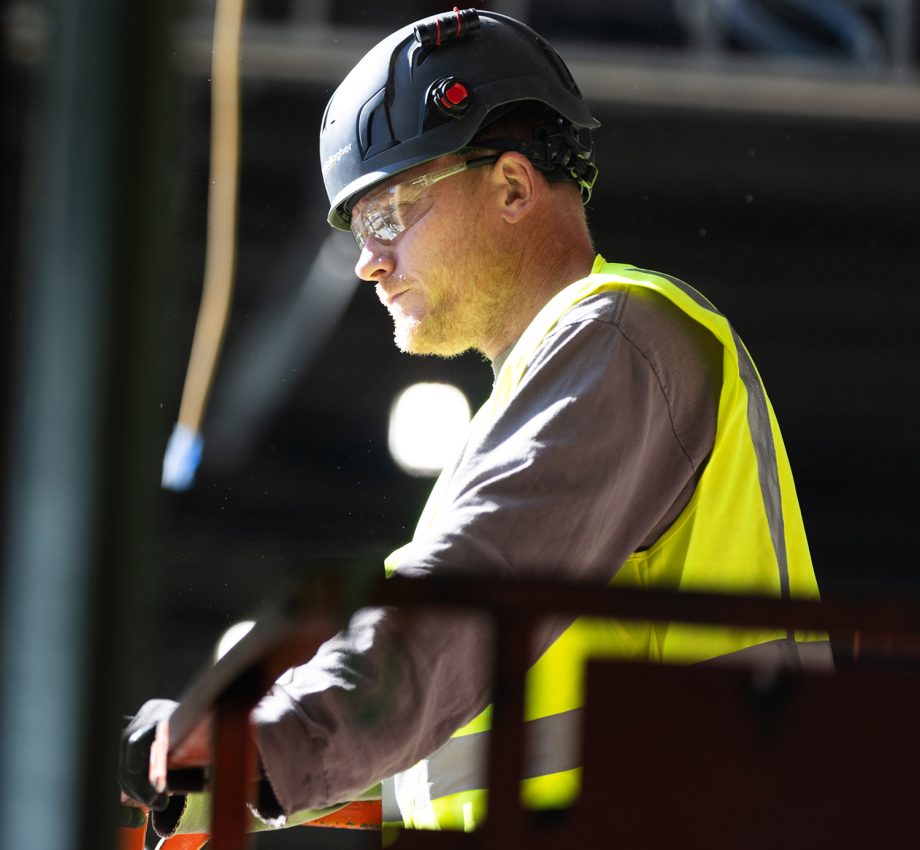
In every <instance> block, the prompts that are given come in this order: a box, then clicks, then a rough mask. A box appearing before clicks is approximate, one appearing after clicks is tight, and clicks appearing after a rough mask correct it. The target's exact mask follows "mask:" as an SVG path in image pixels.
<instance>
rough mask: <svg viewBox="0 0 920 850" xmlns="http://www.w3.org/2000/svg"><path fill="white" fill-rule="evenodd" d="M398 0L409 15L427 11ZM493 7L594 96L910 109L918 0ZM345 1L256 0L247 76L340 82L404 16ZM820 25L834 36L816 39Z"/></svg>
mask: <svg viewBox="0 0 920 850" xmlns="http://www.w3.org/2000/svg"><path fill="white" fill-rule="evenodd" d="M406 5H407V6H411V7H412V8H411V9H410V10H408V11H407V14H409V15H411V14H413V13H417V14H418V15H419V16H420V15H421V14H430V13H431V11H432V9H431V7H430V4H428V5H426V4H419V3H415V4H412V3H407V4H406ZM422 7H425V8H422ZM207 8H208V5H207V4H203V5H202V6H201V7H200V8H198V7H196V8H193V9H192V12H191V15H190V16H189V18H188V19H187V22H186V24H185V25H184V26H183V30H182V36H181V38H180V43H181V44H182V48H183V52H182V58H183V62H184V64H185V67H186V69H187V70H188V71H190V72H192V73H196V74H203V73H206V71H207V67H208V65H209V62H210V25H209V23H208V22H207V21H206V20H205V18H206V15H207V14H208V12H207V11H206V10H207ZM490 8H491V9H492V10H494V11H496V12H503V13H505V14H510V15H512V16H514V17H518V18H520V19H521V20H523V21H525V22H526V23H528V24H530V25H531V26H534V27H535V28H536V29H537V30H538V31H540V32H541V34H542V35H544V36H546V37H547V38H549V39H550V40H551V41H552V43H553V44H554V45H555V46H556V47H557V48H558V49H559V51H560V53H561V54H562V55H563V57H564V58H565V60H566V62H567V64H568V65H569V67H570V69H571V71H572V74H573V76H574V77H575V79H576V80H578V83H579V87H580V88H581V90H582V93H583V94H584V96H585V98H586V100H588V101H589V102H591V103H593V104H595V105H596V106H601V105H603V104H606V103H612V104H622V105H634V106H651V107H665V108H679V109H695V108H701V109H714V110H717V111H724V112H739V113H754V114H765V115H800V116H805V117H814V118H837V119H856V120H867V121H890V122H893V123H910V124H916V123H918V122H920V32H918V30H920V23H918V22H920V3H918V2H917V0H769V2H768V1H767V0H667V2H665V0H660V2H651V0H649V2H643V3H639V2H618V3H609V4H602V5H599V4H597V3H590V2H587V0H571V2H566V3H562V2H555V0H553V2H550V0H543V2H538V0H516V2H503V3H502V2H497V3H493V4H490ZM784 8H785V9H786V10H787V11H790V12H796V13H798V18H797V19H795V18H794V19H793V23H790V22H789V20H787V19H784V18H783V17H782V16H780V15H779V12H780V11H782V10H783V9H784ZM348 9H350V10H351V11H348ZM348 9H344V8H343V7H342V6H341V5H340V4H317V5H316V6H315V7H314V6H312V5H309V4H303V3H291V4H289V8H288V10H287V11H288V16H287V17H286V18H282V19H278V18H277V17H275V18H273V17H270V16H268V15H260V4H259V3H257V2H252V3H251V16H250V19H249V20H247V25H246V37H245V40H244V44H243V57H242V69H243V74H244V77H245V78H247V79H270V80H279V81H298V82H305V83H315V84H317V85H324V86H326V85H332V86H334V85H337V84H338V83H339V82H340V81H341V80H342V79H343V77H344V76H345V75H346V74H347V73H348V71H349V70H350V69H351V68H352V67H353V66H354V65H355V63H356V62H357V61H358V59H360V58H361V56H362V55H363V54H364V52H365V51H366V50H367V49H368V47H369V46H370V45H372V44H374V43H376V41H377V40H378V39H379V38H380V37H381V36H382V35H383V34H384V33H385V32H388V31H390V30H392V29H393V28H395V26H396V25H397V24H401V23H404V21H403V20H397V19H396V15H397V13H396V11H395V10H392V9H391V10H389V11H388V12H387V13H386V14H385V15H384V13H382V12H376V13H374V12H371V11H370V10H368V9H366V8H364V7H362V6H361V4H349V7H348ZM787 17H788V15H787ZM377 18H380V20H379V21H378V20H377ZM369 19H370V21H369ZM796 21H797V22H798V24H799V28H798V29H797V28H796ZM829 21H830V22H835V23H834V24H833V26H836V29H831V26H832V24H830V23H828V22H829ZM800 30H801V31H800ZM822 36H823V39H824V40H825V41H826V40H829V39H833V38H837V39H838V40H839V41H840V42H841V44H840V46H839V48H838V49H836V50H835V49H832V48H831V47H827V46H822V44H821V42H822ZM656 39H661V41H656ZM669 41H670V42H673V43H668V42H669ZM662 42H663V43H662Z"/></svg>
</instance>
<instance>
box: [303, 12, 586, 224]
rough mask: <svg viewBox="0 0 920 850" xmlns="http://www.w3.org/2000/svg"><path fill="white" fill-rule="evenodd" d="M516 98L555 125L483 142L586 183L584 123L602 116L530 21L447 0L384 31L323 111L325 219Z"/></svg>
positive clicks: (449, 149) (341, 219)
mask: <svg viewBox="0 0 920 850" xmlns="http://www.w3.org/2000/svg"><path fill="white" fill-rule="evenodd" d="M521 101H537V102H540V103H543V104H544V105H545V106H547V107H549V109H550V110H552V113H553V114H556V115H558V116H559V117H560V118H561V120H559V119H557V122H558V124H559V131H560V132H559V133H558V134H556V135H553V136H552V138H546V134H544V141H543V142H540V143H538V144H530V143H525V144H514V143H509V144H505V145H504V146H501V145H495V144H493V143H492V141H490V142H488V143H487V145H486V146H487V147H490V148H502V149H504V150H511V149H515V150H521V151H522V152H524V153H525V154H527V155H528V156H529V157H530V158H531V159H532V160H533V161H534V162H535V164H536V165H538V166H539V167H540V168H543V169H544V170H546V171H553V170H556V171H558V170H559V169H562V171H563V172H564V173H565V174H566V176H567V177H570V178H572V179H574V180H576V181H577V182H579V183H580V184H581V185H582V187H583V189H584V188H586V189H587V190H588V191H590V186H591V185H592V184H593V182H594V178H595V177H596V175H597V169H596V167H595V166H594V157H593V146H592V144H591V140H590V132H589V130H590V129H591V128H593V127H598V126H600V124H599V122H598V121H597V120H595V119H594V117H592V115H591V112H590V111H589V109H588V107H587V105H586V104H585V102H584V100H583V99H582V97H581V92H580V91H579V90H578V86H577V85H576V83H575V80H574V79H573V78H572V75H571V74H570V73H569V70H568V68H566V66H565V63H564V62H563V61H562V59H561V58H560V56H559V54H558V53H556V51H555V50H554V49H553V48H552V47H551V46H550V45H549V44H548V43H547V42H546V40H545V39H543V38H542V37H541V36H539V35H537V33H535V32H534V31H533V30H532V29H530V28H529V27H527V26H525V25H524V24H522V23H521V22H520V21H516V20H515V19H514V18H509V17H507V16H506V15H499V14H497V13H496V12H485V11H477V10H476V9H464V10H458V9H456V8H455V9H454V11H453V12H450V13H447V14H444V15H438V16H435V17H431V18H425V19H424V20H421V21H418V22H416V23H415V24H411V25H410V26H407V27H404V28H403V29H401V30H398V31H397V32H395V33H393V34H392V35H390V36H388V37H387V38H385V39H384V40H383V41H381V42H380V43H379V44H378V45H377V46H376V47H374V48H373V49H372V50H370V51H369V52H368V53H367V54H366V55H365V56H364V58H363V59H362V60H361V61H360V62H359V63H358V64H357V65H356V66H355V67H354V68H353V69H352V71H351V73H349V74H348V76H347V77H346V78H345V79H344V80H343V81H342V84H341V85H340V86H339V87H338V89H336V91H335V93H334V94H333V95H332V98H331V99H330V100H329V104H328V105H327V107H326V113H325V115H324V116H323V123H322V128H321V130H320V162H321V163H322V169H323V179H324V180H325V183H326V193H327V194H328V196H329V204H330V209H329V223H330V224H331V225H332V226H333V227H336V228H339V229H340V230H347V229H348V228H349V223H350V220H351V206H352V204H353V203H354V202H355V201H356V200H357V199H358V198H359V197H360V196H361V195H363V194H364V193H365V192H367V190H368V189H370V188H371V187H372V186H374V185H375V184H377V183H380V182H382V181H384V180H388V179H389V178H390V177H393V176H394V175H396V174H399V173H400V172H402V171H405V170H407V169H409V168H412V167H414V166H416V165H419V164H420V163H423V162H427V161H429V160H432V159H435V158H437V157H439V156H443V155H444V154H448V153H455V152H457V151H460V150H462V149H463V148H464V147H465V146H467V145H468V144H469V142H470V141H471V140H472V139H473V137H474V136H475V135H476V132H477V131H478V130H479V129H480V127H482V126H483V125H484V124H488V123H489V122H490V121H491V120H492V119H493V118H494V117H495V115H496V111H498V112H499V113H501V112H502V111H503V109H502V108H505V109H507V108H508V107H509V105H513V104H515V103H518V102H521ZM502 141H510V140H502Z"/></svg>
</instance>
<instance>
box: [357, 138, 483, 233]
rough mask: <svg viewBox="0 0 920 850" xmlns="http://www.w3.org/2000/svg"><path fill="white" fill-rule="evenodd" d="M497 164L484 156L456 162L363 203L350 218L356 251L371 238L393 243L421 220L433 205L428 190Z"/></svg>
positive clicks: (386, 190) (394, 187)
mask: <svg viewBox="0 0 920 850" xmlns="http://www.w3.org/2000/svg"><path fill="white" fill-rule="evenodd" d="M497 160H498V156H483V157H479V158H477V159H470V160H467V161H466V162H458V163H457V164H456V165H452V166H450V167H449V168H444V169H441V170H440V171H432V172H431V173H429V174H422V175H421V176H420V177H413V178H412V179H411V180H406V181H405V182H403V183H397V184H396V185H395V186H389V187H388V188H386V189H384V190H383V191H382V192H378V193H377V194H376V195H373V196H372V197H371V198H369V199H368V200H367V201H364V202H362V203H361V204H360V205H359V208H358V209H356V210H354V211H353V212H352V216H351V233H352V236H354V237H355V242H356V243H357V244H358V250H362V249H363V248H364V246H365V244H366V243H367V240H368V239H370V238H371V237H372V236H373V237H374V239H376V240H377V241H378V242H383V243H389V242H392V241H393V240H394V239H396V237H397V236H399V234H400V233H402V232H403V231H404V230H406V229H407V228H409V227H412V225H413V224H415V223H416V222H417V221H418V220H419V219H421V218H422V216H424V215H425V214H426V213H427V212H428V210H430V209H431V207H432V205H433V203H434V202H433V201H432V199H431V198H430V197H429V196H427V195H426V194H425V190H426V189H427V188H428V187H429V186H433V185H434V184H435V183H439V182H440V181H441V180H446V179H447V178H448V177H453V176H454V175H455V174H462V173H463V172H464V171H469V170H470V169H471V168H478V167H479V166H480V165H491V164H492V163H494V162H496V161H497Z"/></svg>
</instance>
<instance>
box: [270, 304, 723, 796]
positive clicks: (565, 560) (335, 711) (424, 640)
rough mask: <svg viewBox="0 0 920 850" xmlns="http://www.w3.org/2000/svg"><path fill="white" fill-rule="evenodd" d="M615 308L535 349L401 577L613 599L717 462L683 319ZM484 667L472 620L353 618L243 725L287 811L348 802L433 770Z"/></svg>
mask: <svg viewBox="0 0 920 850" xmlns="http://www.w3.org/2000/svg"><path fill="white" fill-rule="evenodd" d="M626 299H627V296H626V295H623V296H622V297H621V298H620V299H614V300H613V301H608V302H604V303H603V304H600V305H598V304H589V305H586V306H585V307H584V308H583V309H582V310H581V311H575V312H574V313H573V314H572V315H567V316H566V317H565V320H564V321H563V322H561V323H560V324H559V325H557V327H556V328H555V329H554V330H553V331H552V332H551V334H550V335H549V336H548V337H547V338H546V339H545V340H544V343H543V344H542V345H541V347H540V349H539V350H538V352H537V353H536V355H535V357H534V358H533V360H532V362H531V363H530V364H529V365H528V368H527V371H526V373H525V376H524V379H523V380H522V382H521V383H520V385H519V387H518V388H517V390H516V392H515V393H514V395H513V397H512V398H511V400H510V401H509V403H508V404H507V406H506V407H505V408H504V409H503V410H502V412H501V413H500V415H499V416H498V417H497V418H496V420H495V421H494V423H493V424H492V425H491V426H490V427H489V428H488V429H487V430H486V431H485V432H483V433H479V434H477V435H476V436H474V437H473V438H472V439H471V441H470V443H469V444H468V445H467V446H466V448H465V450H464V452H463V455H462V457H461V458H460V460H459V462H458V464H457V466H456V468H455V469H454V470H453V473H452V475H451V476H450V479H449V484H448V486H447V489H446V498H445V502H444V504H443V506H442V508H441V509H440V510H439V511H438V512H437V515H436V517H435V518H434V521H433V522H432V524H431V525H430V526H429V528H428V529H427V531H426V532H425V533H424V534H423V535H421V536H419V535H417V536H416V539H415V540H414V542H413V543H412V544H410V545H409V546H408V547H406V548H405V549H403V550H401V556H402V557H401V564H402V565H401V566H400V567H399V572H400V573H402V574H405V575H410V576H414V577H419V578H423V577H426V576H429V575H436V574H437V575H448V574H466V575H470V574H473V575H482V576H488V577H490V578H504V577H525V576H526V577H543V578H564V579H567V580H576V581H586V582H596V583H598V584H607V583H609V581H610V580H611V579H612V578H613V576H614V575H615V573H616V571H617V569H618V568H619V566H620V565H621V564H622V563H623V562H624V561H625V560H626V558H627V557H628V556H629V555H630V554H631V553H632V552H633V551H635V550H636V549H637V548H640V547H641V546H642V545H643V544H644V543H646V542H648V541H649V540H650V539H654V536H655V534H656V533H657V531H658V530H659V529H660V528H661V527H662V524H663V523H666V522H668V521H669V520H670V519H673V518H674V516H676V513H675V511H676V512H677V513H679V509H680V508H682V506H683V505H684V504H686V501H687V499H688V498H689V495H690V494H691V493H692V488H693V484H694V482H695V479H696V476H697V473H698V471H699V470H700V468H701V466H702V465H703V463H704V461H705V458H706V457H707V455H708V453H709V451H710V450H711V447H712V441H713V438H714V429H715V420H716V406H717V399H718V385H717V384H718V383H720V382H719V381H718V375H716V374H714V368H713V366H712V364H713V362H714V360H715V358H716V356H717V355H716V354H715V353H714V352H713V351H711V350H704V349H705V347H706V343H702V348H701V343H700V340H701V339H705V337H698V336H697V335H696V332H695V331H694V330H693V329H692V328H689V327H688V326H686V324H685V323H684V321H683V320H684V319H685V317H683V315H682V314H681V316H680V317H679V318H677V319H675V318H674V317H673V316H671V317H670V318H668V314H665V318H664V321H665V325H663V326H658V325H656V324H655V323H656V322H660V321H662V320H661V318H660V308H657V307H656V308H654V309H650V307H653V306H654V305H650V303H649V302H639V301H638V299H636V303H635V304H631V305H630V304H627V303H626ZM600 307H602V308H603V309H599V308H600ZM686 321H688V322H689V321H690V320H686ZM656 334H657V336H658V337H659V339H657V340H656V339H653V338H651V337H655V336H656ZM675 340H676V342H675ZM701 423H702V424H701ZM563 625H564V624H558V623H557V624H555V626H548V627H547V628H548V631H547V632H546V633H544V634H542V635H541V636H540V640H539V641H538V647H537V649H536V650H535V651H536V652H537V653H539V651H540V649H539V647H540V646H543V647H545V646H546V645H548V643H549V642H550V641H551V640H552V639H554V637H555V634H556V633H558V630H559V629H560V628H562V627H563ZM490 653H491V646H490V641H489V632H488V627H487V625H486V624H485V623H484V622H483V621H481V620H476V619H470V618H464V617H461V616H459V615H457V616H445V615H444V614H443V613H439V614H438V615H437V616H434V615H417V616H415V617H413V619H412V620H411V621H410V620H408V619H405V620H404V619H402V618H401V617H400V616H398V615H397V614H396V613H395V612H394V611H391V610H380V609H373V610H365V611H361V612H359V613H358V614H357V615H356V616H355V617H354V619H353V621H352V623H351V624H350V626H349V629H348V630H347V632H344V633H342V634H340V635H339V636H337V637H336V638H334V639H333V640H331V641H329V642H328V643H326V644H325V645H324V646H323V647H322V648H321V650H320V652H319V653H318V654H317V655H316V656H315V657H314V658H313V659H312V660H311V661H310V662H309V663H307V664H305V665H302V666H301V667H298V668H295V669H294V670H292V671H289V672H288V673H287V674H286V675H285V677H282V679H281V680H279V682H278V683H277V684H276V685H275V686H274V688H273V690H272V691H271V693H270V694H269V695H268V696H267V697H266V698H265V699H263V700H262V702H261V703H260V704H259V706H258V707H257V709H256V710H255V712H254V715H253V718H254V721H255V725H256V731H257V738H258V743H259V749H260V752H261V756H262V760H263V764H264V766H265V771H266V774H267V776H268V778H269V781H270V782H271V785H272V787H273V789H274V791H275V794H276V796H277V798H278V801H279V802H280V804H281V806H282V808H283V809H284V810H285V811H287V812H292V811H295V810H298V809H301V808H308V807H309V808H314V807H319V806H323V805H328V804H332V803H335V802H339V801H342V800H346V799H349V797H350V796H351V795H354V794H356V793H359V792H361V791H363V790H364V789H365V788H367V787H369V786H371V785H372V784H374V783H375V782H378V781H379V780H380V779H382V778H385V777H388V776H390V775H392V774H394V773H396V772H397V771H400V770H403V769H405V768H407V767H409V766H411V765H412V764H414V763H415V762H416V761H418V760H419V759H421V758H424V757H425V756H427V755H430V754H431V753H432V752H433V751H434V750H436V749H437V748H438V747H439V746H441V745H442V744H443V743H445V742H446V740H447V738H449V737H450V735H451V734H452V733H453V732H454V731H455V730H456V729H457V728H459V727H460V726H462V725H463V724H464V723H466V722H467V721H469V720H470V719H471V718H472V717H474V716H475V715H476V714H477V713H478V712H479V711H481V710H482V708H484V707H485V705H486V704H487V703H488V701H489V676H490V669H489V662H488V659H489V658H490Z"/></svg>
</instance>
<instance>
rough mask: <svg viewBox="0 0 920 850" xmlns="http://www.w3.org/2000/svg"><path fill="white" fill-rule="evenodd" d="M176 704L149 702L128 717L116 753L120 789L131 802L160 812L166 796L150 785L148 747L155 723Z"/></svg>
mask: <svg viewBox="0 0 920 850" xmlns="http://www.w3.org/2000/svg"><path fill="white" fill-rule="evenodd" d="M177 705H178V703H177V702H173V701H172V700H169V699H152V700H148V701H147V702H145V703H144V704H143V705H142V706H141V708H140V711H138V712H137V714H136V715H134V717H132V718H130V719H129V721H128V725H127V726H126V727H125V728H124V730H123V731H122V733H121V747H120V749H119V753H118V756H119V757H118V781H119V783H120V784H121V790H122V791H124V792H125V794H127V795H128V796H129V797H131V798H132V799H133V800H137V801H138V802H139V803H143V804H144V805H145V806H148V807H149V808H151V809H154V810H156V811H163V810H164V809H165V808H166V806H167V805H168V804H169V797H168V796H167V795H166V794H161V793H159V792H158V791H157V790H156V789H155V788H154V787H153V786H152V785H151V784H150V778H149V773H150V747H151V746H152V744H153V741H154V738H156V734H157V724H158V723H159V722H160V721H161V720H165V719H166V718H168V717H169V716H170V715H171V714H172V713H173V711H175V708H176V706H177Z"/></svg>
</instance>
